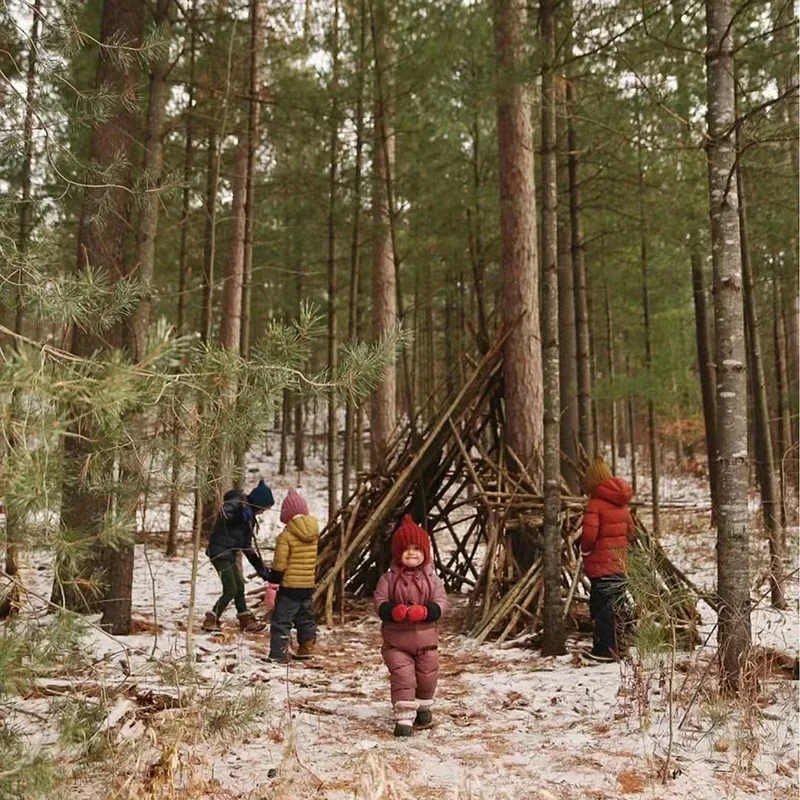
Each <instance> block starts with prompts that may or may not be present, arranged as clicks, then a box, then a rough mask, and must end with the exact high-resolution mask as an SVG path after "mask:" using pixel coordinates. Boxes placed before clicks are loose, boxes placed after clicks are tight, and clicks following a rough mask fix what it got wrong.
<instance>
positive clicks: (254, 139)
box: [238, 0, 263, 472]
mask: <svg viewBox="0 0 800 800" xmlns="http://www.w3.org/2000/svg"><path fill="white" fill-rule="evenodd" d="M249 3H250V53H249V58H250V75H249V81H248V95H249V99H248V105H247V171H246V175H247V186H246V192H245V203H244V220H245V223H244V225H245V227H244V263H243V266H242V326H241V331H240V334H239V352H240V353H241V354H242V358H248V357H249V356H250V335H251V327H252V320H251V314H250V306H251V304H252V294H253V243H254V242H253V240H254V235H255V227H256V226H255V209H256V181H255V178H256V148H257V147H258V140H259V133H260V131H261V125H260V124H259V123H260V117H261V106H260V104H259V97H260V94H261V52H262V49H263V44H262V38H263V37H262V34H261V27H262V25H263V22H262V20H261V0H249ZM244 457H245V454H239V458H238V460H239V469H240V470H241V471H242V472H244V466H245V465H244V463H243V461H244Z"/></svg>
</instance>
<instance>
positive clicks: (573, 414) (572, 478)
mask: <svg viewBox="0 0 800 800" xmlns="http://www.w3.org/2000/svg"><path fill="white" fill-rule="evenodd" d="M565 90H566V83H564V82H563V81H562V82H561V83H560V85H559V87H558V98H559V110H560V113H559V114H558V122H557V130H559V150H560V152H559V158H558V186H559V195H560V200H559V203H558V349H559V360H558V361H559V363H558V368H559V376H560V377H559V384H560V386H559V394H560V397H561V453H562V459H561V474H562V475H563V477H564V480H565V481H566V483H567V486H569V488H570V490H571V491H573V492H574V493H575V494H578V493H579V491H580V485H581V474H580V457H579V454H578V442H579V441H580V439H579V428H580V426H579V423H578V362H577V353H578V343H577V339H576V327H575V290H574V280H573V274H572V240H571V228H570V203H569V202H568V200H569V197H570V191H569V156H568V152H567V151H568V145H567V141H568V136H567V122H566V121H567V113H566V95H565Z"/></svg>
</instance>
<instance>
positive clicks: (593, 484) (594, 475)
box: [583, 456, 612, 496]
mask: <svg viewBox="0 0 800 800" xmlns="http://www.w3.org/2000/svg"><path fill="white" fill-rule="evenodd" d="M610 477H612V473H611V468H610V467H609V466H608V464H606V462H605V461H604V460H603V457H602V456H595V457H594V460H593V461H592V463H591V464H590V465H589V469H587V470H586V474H585V475H584V476H583V489H584V491H585V492H586V494H588V495H590V496H591V495H592V494H594V490H595V489H596V488H597V487H598V486H599V485H600V484H601V483H602V482H603V481H604V480H607V479H608V478H610Z"/></svg>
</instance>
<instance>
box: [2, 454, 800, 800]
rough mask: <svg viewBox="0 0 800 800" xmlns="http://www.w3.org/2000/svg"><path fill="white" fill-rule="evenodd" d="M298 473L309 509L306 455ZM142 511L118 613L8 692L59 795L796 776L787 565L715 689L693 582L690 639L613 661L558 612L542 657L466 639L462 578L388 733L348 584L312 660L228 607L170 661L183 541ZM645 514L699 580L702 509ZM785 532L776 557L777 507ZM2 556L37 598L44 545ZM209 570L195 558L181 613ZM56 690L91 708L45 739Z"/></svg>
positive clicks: (735, 792)
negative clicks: (729, 693) (29, 689)
mask: <svg viewBox="0 0 800 800" xmlns="http://www.w3.org/2000/svg"><path fill="white" fill-rule="evenodd" d="M273 466H274V465H273V463H272V459H266V458H265V457H262V458H261V459H259V463H258V465H257V466H256V467H254V468H253V469H251V470H250V473H251V478H253V477H254V478H255V479H257V478H258V477H259V472H260V473H262V474H263V476H264V477H265V478H266V479H267V481H268V482H269V483H271V485H272V487H273V489H274V491H275V494H276V496H277V498H278V501H279V502H280V499H281V497H282V496H283V494H284V493H285V491H286V490H287V489H288V488H289V486H291V485H296V482H295V481H294V480H293V479H292V478H289V477H288V476H287V477H285V478H276V477H275V473H274V472H273V471H271V470H272V469H273ZM622 474H623V475H624V470H622ZM668 480H672V481H673V482H674V483H675V485H676V486H679V491H680V494H681V497H682V499H686V497H689V498H691V497H694V496H696V497H700V496H701V495H702V485H701V484H699V483H696V484H695V485H694V488H692V485H691V484H692V482H693V481H692V479H690V478H684V477H681V476H672V477H671V478H669V479H668ZM302 484H303V491H304V492H305V494H306V496H307V497H308V499H309V503H310V506H311V511H312V513H316V514H318V515H319V517H320V519H321V521H324V518H325V514H324V513H323V510H324V504H325V475H324V472H323V471H322V469H321V468H320V467H319V465H317V466H316V467H314V466H313V465H312V467H311V468H310V469H309V471H307V472H306V473H304V474H303V475H302ZM673 496H675V495H673ZM666 497H667V498H668V499H669V497H670V495H669V494H667V495H666ZM148 519H152V524H151V523H150V522H148V524H146V525H145V532H144V534H143V537H142V541H141V543H140V544H138V545H137V554H136V555H137V558H136V571H135V575H134V595H133V596H134V616H135V619H136V628H137V632H136V634H135V635H133V636H129V637H120V638H115V637H111V636H108V635H107V634H105V633H103V632H101V631H99V630H98V629H96V628H91V629H90V630H89V632H88V634H87V638H86V640H85V645H84V649H85V656H86V659H85V661H84V663H83V665H82V666H81V667H80V669H77V670H74V671H72V672H71V673H67V674H59V675H54V676H53V678H52V679H49V680H44V681H40V683H39V690H38V691H34V692H33V693H31V694H29V695H28V696H27V697H26V698H25V699H22V700H19V701H18V702H17V703H16V705H15V707H14V708H13V710H10V711H9V713H10V714H11V715H12V721H13V723H14V725H15V727H16V728H17V729H18V730H20V731H22V732H24V733H25V735H26V736H27V738H28V742H29V748H30V750H31V751H35V750H37V749H40V750H41V751H42V752H49V753H51V754H57V759H58V762H59V764H60V766H61V767H63V780H62V788H64V790H65V792H66V796H68V797H70V798H76V800H77V799H78V798H85V800H98V799H99V798H117V797H118V798H153V799H154V800H156V799H157V798H171V797H188V798H207V799H208V800H212V799H215V800H216V798H219V799H220V800H223V799H227V798H231V800H232V799H233V798H246V799H247V800H261V799H262V798H264V799H266V798H286V799H290V798H298V800H300V799H301V798H302V799H303V800H305V799H306V798H320V800H344V799H345V798H353V797H358V798H365V799H366V798H369V799H370V800H377V798H384V797H385V798H387V799H388V798H404V797H405V798H418V799H419V800H434V798H442V799H444V798H456V797H461V798H479V797H483V798H487V800H488V799H489V798H498V800H527V798H531V799H533V800H573V798H574V799H575V800H577V798H592V799H593V800H606V799H609V800H610V799H611V798H623V797H626V798H627V797H646V798H653V799H654V800H655V799H656V798H658V799H660V800H669V799H670V798H679V797H680V798H683V797H689V796H690V797H692V798H694V799H695V800H711V799H712V798H713V800H719V799H720V798H726V799H730V800H738V799H739V798H742V799H743V798H753V800H755V798H759V800H760V799H762V798H774V799H775V800H782V799H783V798H786V800H788V798H790V797H791V798H796V797H797V794H798V744H799V743H800V734H799V733H798V724H799V722H800V720H799V718H798V693H797V683H796V682H793V681H791V680H789V679H787V673H786V671H785V670H783V669H781V668H780V664H779V663H775V662H774V661H773V659H772V658H771V655H770V654H771V653H772V652H773V651H779V652H781V653H785V654H788V655H789V656H797V655H798V638H799V637H798V620H799V617H798V592H797V576H796V574H795V576H794V579H793V580H792V586H791V590H790V595H791V603H790V610H789V611H788V612H785V613H779V612H775V611H772V610H770V609H769V608H768V607H767V604H766V601H763V600H762V601H761V602H760V603H759V606H758V608H757V609H756V611H755V612H754V614H753V636H754V640H755V641H756V642H757V643H758V645H759V647H757V648H756V649H755V654H756V660H755V669H756V670H757V672H758V675H759V682H758V688H757V690H753V691H752V692H751V693H749V694H748V695H747V696H746V697H745V698H744V699H739V700H736V701H732V700H727V699H724V698H721V697H720V696H719V694H718V693H717V690H716V665H715V637H714V623H715V617H714V614H713V612H712V611H711V609H710V608H708V607H707V606H706V605H705V604H701V606H700V612H701V614H702V619H703V623H702V629H701V635H702V637H703V645H702V646H700V647H698V648H696V649H695V650H693V651H691V652H686V651H678V652H677V653H676V654H675V657H674V659H673V658H672V657H671V656H670V654H668V653H667V654H660V655H659V654H639V653H637V652H636V651H635V650H634V651H633V653H632V656H631V657H630V658H629V659H627V660H626V661H624V662H621V663H620V664H609V665H601V666H592V667H589V666H585V665H584V664H583V663H582V662H581V660H580V658H578V656H577V651H578V649H579V648H580V647H584V646H586V644H587V641H586V639H585V638H582V637H580V636H579V635H578V634H572V635H571V636H570V639H569V642H568V649H569V654H568V655H566V656H563V657H559V658H542V657H541V656H540V655H539V654H538V652H537V651H535V650H531V649H524V648H521V647H498V646H495V645H491V644H487V645H483V646H477V645H476V644H475V643H474V641H472V640H470V639H468V638H466V637H464V636H462V635H461V634H460V633H459V630H460V622H461V619H462V618H463V613H464V611H465V605H466V603H465V598H464V597H455V598H452V606H453V608H452V612H451V613H450V614H449V616H448V618H447V619H446V621H445V622H444V623H443V626H442V639H441V643H440V650H441V673H440V689H439V697H438V700H437V705H436V708H435V720H436V725H435V727H434V728H433V729H431V730H429V731H424V732H420V733H418V734H417V735H416V736H415V737H414V738H413V739H410V740H405V739H403V740H395V739H394V738H393V737H392V735H391V734H392V720H391V708H390V703H389V692H388V680H387V676H386V672H385V668H384V667H383V665H382V662H381V658H380V629H379V622H378V620H377V619H376V618H375V617H374V615H373V614H372V613H371V610H370V608H369V606H368V604H366V603H359V604H356V605H355V606H353V607H351V608H349V609H348V611H347V618H346V621H345V624H344V625H338V626H336V627H334V628H333V629H328V628H326V627H324V626H322V627H321V628H320V632H319V649H318V655H317V656H316V657H315V659H314V660H313V661H312V662H308V663H305V664H303V663H299V662H293V663H292V664H290V665H289V666H288V667H282V666H279V665H274V664H270V663H269V662H268V661H267V648H268V636H266V635H255V636H240V635H239V634H238V631H237V630H236V626H235V615H234V613H233V611H230V612H228V615H227V619H226V621H225V623H226V624H225V629H224V632H223V634H222V635H219V636H209V635H205V634H201V633H200V632H199V631H198V632H197V634H196V635H195V639H194V651H195V658H194V662H193V663H192V664H191V667H187V663H186V659H185V631H184V623H185V619H186V613H187V609H188V603H189V580H190V568H191V557H190V546H189V544H188V542H184V543H183V544H182V549H181V554H180V555H179V556H178V557H177V558H174V559H165V558H164V557H163V555H162V550H163V547H162V541H161V540H162V535H161V533H160V530H159V528H160V520H161V517H160V516H159V515H157V514H154V515H152V518H151V517H148ZM279 529H280V523H279V522H278V519H277V513H276V512H271V513H268V514H267V515H266V519H265V522H264V523H263V524H262V529H261V534H260V538H261V540H262V541H264V540H266V541H268V542H271V541H272V540H274V537H275V535H276V534H277V532H278V531H279ZM662 529H663V535H662V541H663V543H664V546H665V548H666V550H667V552H668V553H669V554H670V556H671V557H672V558H673V559H674V560H675V562H676V563H677V564H678V565H679V566H681V567H682V568H683V569H685V570H686V571H687V572H688V573H689V574H690V575H691V576H692V577H693V578H694V579H695V580H696V582H697V583H699V584H700V585H701V586H704V587H711V586H712V585H713V580H714V569H715V564H714V553H715V551H714V534H713V531H711V530H709V528H708V515H707V513H705V512H700V513H698V512H696V511H679V512H670V513H667V514H665V515H664V519H663V524H662ZM790 538H791V540H792V543H793V561H792V563H796V561H797V529H794V530H793V531H792V536H791V537H790ZM265 549H266V548H265ZM265 557H266V559H267V560H269V558H268V555H267V553H266V552H265ZM753 560H754V569H753V574H754V575H758V576H761V575H762V574H763V568H764V565H765V564H766V545H765V543H764V542H763V541H761V540H758V541H755V542H754V543H753ZM23 577H24V580H25V583H26V585H27V586H28V588H29V589H31V590H32V592H34V593H35V595H34V594H30V595H28V600H29V607H28V608H26V609H25V611H24V617H26V618H36V617H38V616H39V615H42V614H43V612H44V610H45V604H44V602H43V600H42V599H41V598H44V597H46V596H48V595H49V583H50V581H51V579H52V576H51V572H50V569H49V567H48V564H47V562H46V560H44V561H40V560H38V559H36V558H31V560H30V562H29V563H28V564H27V565H26V566H24V568H23ZM760 583H761V579H760V577H759V578H758V580H757V582H756V585H754V596H759V595H760V594H761V592H760V589H759V585H758V584H760ZM260 585H261V584H260V581H251V582H250V584H249V586H250V588H251V589H252V590H256V588H257V587H258V586H260ZM217 591H218V582H217V578H216V575H215V573H214V571H213V569H212V568H211V566H210V564H209V563H208V561H207V559H205V558H201V564H200V576H199V581H198V600H197V614H196V616H200V617H201V616H202V613H203V612H204V611H205V610H206V609H207V608H209V607H210V606H211V603H212V602H213V600H214V598H215V596H216V594H217ZM36 595H38V596H39V597H38V599H37V596H36ZM70 702H72V703H76V704H77V705H76V709H77V711H80V709H81V708H83V709H84V717H85V716H86V714H85V707H88V708H89V709H90V710H92V709H93V710H94V720H95V721H94V724H93V727H92V726H90V727H89V728H86V727H85V726H84V727H83V728H78V727H77V726H74V727H76V729H77V730H83V731H84V733H83V734H81V735H79V736H77V737H76V736H73V738H72V744H71V745H66V744H65V743H64V741H65V740H64V722H63V717H64V715H63V711H64V704H65V703H70ZM81 704H83V705H81ZM56 710H58V713H55V712H56ZM77 711H76V713H77ZM86 730H89V731H90V733H89V734H88V735H87V734H86V733H85V731H86ZM59 736H60V737H61V738H59Z"/></svg>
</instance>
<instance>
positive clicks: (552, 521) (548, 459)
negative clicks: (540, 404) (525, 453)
mask: <svg viewBox="0 0 800 800" xmlns="http://www.w3.org/2000/svg"><path fill="white" fill-rule="evenodd" d="M540 13H541V26H542V34H541V38H542V44H543V50H544V64H543V67H542V261H543V265H542V266H543V270H542V273H543V282H544V292H543V295H542V313H543V320H542V340H543V341H542V361H543V364H542V372H543V378H544V565H543V567H542V575H543V581H544V615H543V619H544V635H543V638H542V655H545V656H551V655H563V654H564V653H566V652H567V648H566V644H565V640H564V603H563V601H562V598H561V550H562V538H561V519H560V515H561V469H560V465H561V447H560V430H559V429H560V427H561V425H560V419H561V398H560V397H559V373H558V361H559V348H558V179H557V169H558V168H557V161H558V140H557V133H556V108H557V99H556V87H555V70H554V64H553V62H554V61H555V57H556V25H555V18H554V9H553V2H552V0H541V4H540Z"/></svg>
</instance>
